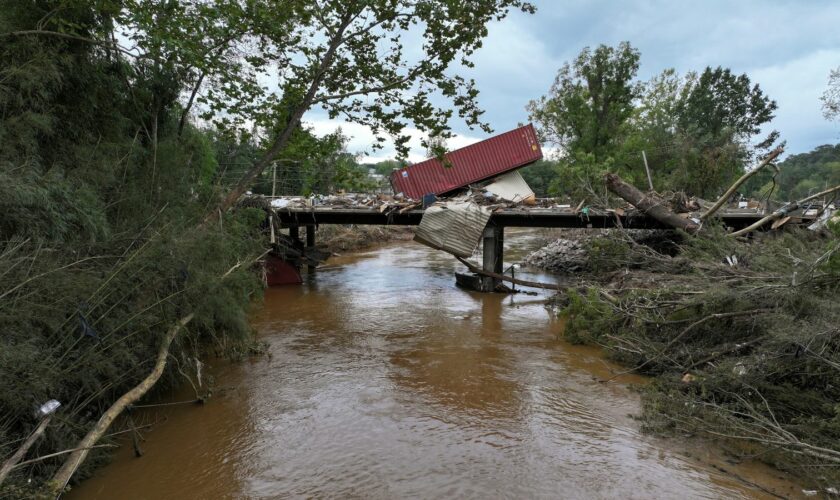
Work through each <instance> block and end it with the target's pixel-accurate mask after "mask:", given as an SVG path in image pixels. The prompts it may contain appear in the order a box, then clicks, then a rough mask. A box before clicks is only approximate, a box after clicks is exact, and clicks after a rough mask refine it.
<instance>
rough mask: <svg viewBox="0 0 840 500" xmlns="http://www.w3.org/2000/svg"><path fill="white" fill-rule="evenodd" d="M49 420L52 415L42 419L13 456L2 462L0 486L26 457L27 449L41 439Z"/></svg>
mask: <svg viewBox="0 0 840 500" xmlns="http://www.w3.org/2000/svg"><path fill="white" fill-rule="evenodd" d="M50 420H52V415H47V416H46V417H44V419H43V420H41V423H39V424H38V427H36V428H35V431H33V432H32V434H30V435H29V437H28V438H26V441H24V443H23V444H22V445H21V447H20V448H18V450H17V451H16V452H15V454H14V455H12V456H11V457H9V459H8V460H6V461H5V462H3V466H2V467H0V484H3V481H5V480H6V476H8V475H9V473H10V472H11V471H12V469H14V468H15V465H17V463H18V462H20V460H21V459H22V458H23V457H24V456H26V452H27V451H29V448H31V447H32V445H33V444H35V441H37V440H38V438H39V437H41V434H43V433H44V431H45V430H46V429H47V426H48V425H50Z"/></svg>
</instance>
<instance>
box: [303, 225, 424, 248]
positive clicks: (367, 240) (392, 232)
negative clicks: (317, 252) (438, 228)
mask: <svg viewBox="0 0 840 500" xmlns="http://www.w3.org/2000/svg"><path fill="white" fill-rule="evenodd" d="M413 237H414V230H413V229H412V228H411V227H409V226H357V225H338V224H328V225H324V226H320V227H319V228H318V234H317V238H318V245H319V246H323V247H324V249H325V250H327V251H329V252H331V253H339V254H340V253H343V252H351V251H355V250H362V249H366V248H371V247H373V246H376V245H380V244H382V243H388V242H392V241H409V240H411V239H412V238H413Z"/></svg>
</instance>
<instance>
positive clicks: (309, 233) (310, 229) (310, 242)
mask: <svg viewBox="0 0 840 500" xmlns="http://www.w3.org/2000/svg"><path fill="white" fill-rule="evenodd" d="M314 247H315V224H307V225H306V249H307V250H309V249H314ZM306 270H307V272H310V273H311V272H313V271H315V266H306Z"/></svg>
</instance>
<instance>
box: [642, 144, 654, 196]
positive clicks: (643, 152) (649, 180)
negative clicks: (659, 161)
mask: <svg viewBox="0 0 840 500" xmlns="http://www.w3.org/2000/svg"><path fill="white" fill-rule="evenodd" d="M642 159H643V160H644V161H645V172H647V178H648V186H650V190H651V191H653V179H651V178H650V167H648V163H647V156H646V155H645V150H644V149H643V150H642Z"/></svg>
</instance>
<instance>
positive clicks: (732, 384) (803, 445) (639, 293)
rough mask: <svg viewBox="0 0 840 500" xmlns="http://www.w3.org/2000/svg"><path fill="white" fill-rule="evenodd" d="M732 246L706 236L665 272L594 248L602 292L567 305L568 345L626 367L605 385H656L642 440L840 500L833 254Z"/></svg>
mask: <svg viewBox="0 0 840 500" xmlns="http://www.w3.org/2000/svg"><path fill="white" fill-rule="evenodd" d="M726 234H727V233H726V231H725V230H724V228H722V227H721V226H719V225H715V224H711V225H706V227H705V228H704V230H703V235H702V236H700V237H696V238H687V239H684V240H681V242H680V243H679V244H680V252H679V254H678V255H677V256H675V257H673V256H668V255H660V256H659V257H658V260H657V257H655V256H654V255H651V252H650V249H649V248H645V247H644V246H643V245H638V244H634V243H630V242H626V241H624V242H623V241H622V240H621V239H620V238H617V237H616V236H615V235H614V234H610V235H609V236H608V237H606V238H601V239H602V240H607V239H608V240H609V244H607V243H600V242H599V241H598V239H595V240H593V241H592V242H590V243H588V245H590V258H591V259H593V264H591V265H590V268H594V269H595V272H594V273H593V274H590V275H587V276H585V278H586V279H587V280H589V281H590V282H591V283H593V285H591V286H590V287H589V288H588V290H585V291H583V292H581V291H580V290H577V289H575V288H569V290H568V292H567V296H566V297H565V299H561V300H563V309H562V311H561V315H562V316H563V317H565V318H566V331H565V336H566V337H567V339H569V340H571V341H575V342H581V343H588V344H594V345H599V346H601V347H603V348H604V349H605V350H606V352H608V353H609V354H610V356H611V357H613V358H614V359H616V360H617V361H620V362H621V363H623V364H625V365H627V366H629V367H631V368H630V369H628V370H626V371H621V372H619V373H616V374H615V376H614V377H611V378H610V379H607V380H604V382H608V381H610V380H612V379H614V378H616V377H618V376H620V375H622V374H624V373H628V372H633V371H636V372H640V373H644V374H647V375H650V376H653V377H654V381H653V383H651V384H648V385H646V386H645V388H644V389H643V414H642V415H641V421H642V423H643V428H644V429H646V430H649V431H654V432H657V433H665V434H670V433H676V434H680V435H685V434H697V435H700V436H705V437H707V438H709V439H713V440H716V441H719V442H720V443H722V444H723V445H724V446H725V447H727V448H728V449H729V451H730V452H732V453H733V454H734V455H740V456H742V457H744V458H745V459H748V458H750V457H754V456H758V457H759V458H760V459H761V460H763V461H766V462H768V463H771V464H773V465H775V466H777V467H779V468H781V469H784V470H788V471H792V472H794V473H796V474H797V476H799V477H803V478H807V480H808V481H810V482H812V483H813V484H812V486H813V487H814V488H816V489H823V491H831V490H828V488H831V487H834V488H836V487H837V485H838V482H840V419H838V418H837V416H838V413H837V411H838V408H837V405H836V402H837V401H838V400H840V329H838V328H837V324H840V307H838V306H837V302H836V299H835V298H834V297H835V296H836V292H837V291H838V289H840V258H838V255H837V253H836V251H835V250H837V248H838V245H836V240H834V239H833V238H831V237H827V236H826V234H825V233H816V232H813V231H807V230H804V229H791V230H787V231H784V232H778V233H773V234H771V235H768V237H765V238H762V239H761V240H760V241H753V240H743V239H734V238H729V237H727V236H726ZM835 237H836V236H835ZM733 255H734V256H737V257H738V258H737V263H735V261H734V259H732V258H731V257H732V256H733ZM727 257H730V259H727ZM613 258H614V259H615V260H616V262H617V265H616V266H615V267H613V268H610V267H605V266H606V264H607V263H608V262H609V260H610V259H613ZM628 262H644V266H643V267H642V268H634V269H632V270H631V269H628V264H627V263H628ZM598 266H600V267H598ZM622 268H623V269H624V271H622V272H616V273H611V272H606V271H611V270H616V271H617V270H619V269H622ZM603 291H606V292H608V293H609V294H610V295H611V296H612V297H614V298H615V300H614V301H610V300H605V299H604V298H603V295H602V293H601V292H603Z"/></svg>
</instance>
